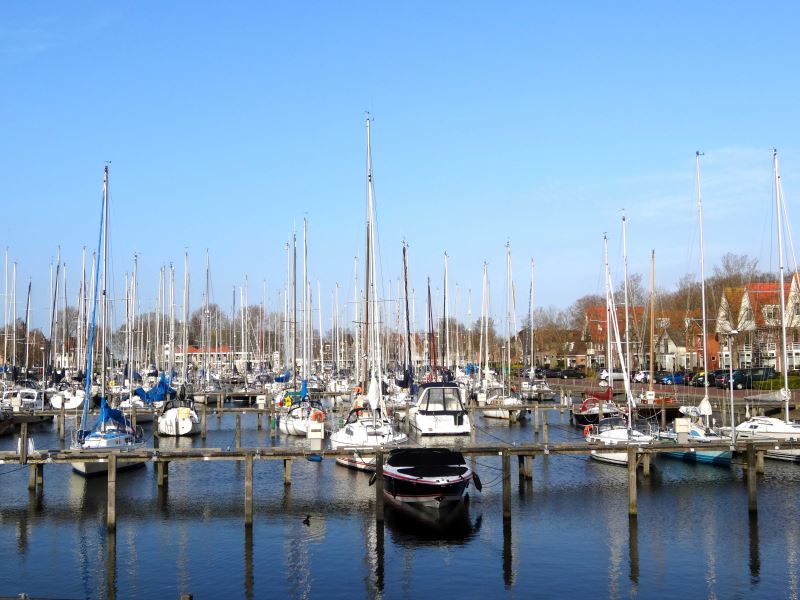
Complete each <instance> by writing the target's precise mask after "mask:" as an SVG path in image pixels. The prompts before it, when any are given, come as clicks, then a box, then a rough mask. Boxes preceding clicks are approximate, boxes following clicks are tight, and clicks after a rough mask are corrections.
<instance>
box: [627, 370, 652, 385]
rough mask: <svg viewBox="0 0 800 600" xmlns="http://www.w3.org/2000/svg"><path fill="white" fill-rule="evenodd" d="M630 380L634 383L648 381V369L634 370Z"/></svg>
mask: <svg viewBox="0 0 800 600" xmlns="http://www.w3.org/2000/svg"><path fill="white" fill-rule="evenodd" d="M631 381H633V382H634V383H647V382H648V381H650V371H636V373H633V374H632V375H631Z"/></svg>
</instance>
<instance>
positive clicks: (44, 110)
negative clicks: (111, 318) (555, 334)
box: [0, 2, 800, 322]
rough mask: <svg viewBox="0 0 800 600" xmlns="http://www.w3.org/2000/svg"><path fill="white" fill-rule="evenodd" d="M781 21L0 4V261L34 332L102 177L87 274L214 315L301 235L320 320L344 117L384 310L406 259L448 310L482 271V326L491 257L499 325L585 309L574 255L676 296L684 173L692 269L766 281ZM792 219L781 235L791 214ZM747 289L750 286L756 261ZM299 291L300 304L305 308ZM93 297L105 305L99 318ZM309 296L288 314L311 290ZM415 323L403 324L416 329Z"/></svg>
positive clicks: (657, 14) (789, 132) (780, 136)
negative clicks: (103, 208) (162, 274)
mask: <svg viewBox="0 0 800 600" xmlns="http://www.w3.org/2000/svg"><path fill="white" fill-rule="evenodd" d="M798 12H800V5H799V4H797V3H794V2H776V3H770V4H769V5H765V4H759V3H751V2H750V3H745V2H726V3H714V2H700V3H698V2H669V3H664V4H662V5H658V6H655V5H653V4H652V3H642V2H615V3H597V2H586V3H574V2H571V3H564V2H559V3H555V2H553V3H549V2H548V3H544V2H543V3H539V2H520V3H495V2H480V3H472V2H441V3H438V2H437V3H432V2H406V3H381V2H369V3H357V2H346V3H345V2H319V3H300V2H270V3H264V2H253V3H233V4H230V3H211V2H208V3H203V2H175V3H162V2H114V3H108V2H102V3H101V2H98V3H91V2H81V3H64V2H38V3H28V2H6V3H3V4H2V5H0V69H1V70H2V71H1V72H2V90H3V92H2V94H0V112H2V123H3V126H2V143H0V198H1V199H2V200H1V201H0V202H1V205H2V207H3V214H2V224H3V226H2V234H0V245H2V246H3V247H5V246H8V247H9V248H10V256H11V259H12V260H13V259H16V260H17V261H18V263H19V267H18V268H19V279H20V285H19V290H20V293H21V292H22V290H23V287H24V285H23V283H26V282H27V279H28V277H31V278H33V285H34V305H35V308H36V314H37V315H40V318H39V319H36V320H40V319H44V318H45V316H44V315H46V313H47V311H46V299H45V294H46V293H47V288H48V283H47V281H48V272H49V263H50V261H51V257H54V256H55V253H56V246H57V245H58V244H60V245H61V248H62V252H63V255H64V259H65V260H66V262H67V263H68V267H67V268H68V273H69V279H70V284H71V290H70V294H71V295H73V294H74V292H75V284H76V282H77V277H78V265H79V263H80V251H81V248H82V246H84V245H86V246H89V247H91V246H92V245H94V244H95V243H96V237H97V222H98V218H97V217H98V212H99V207H100V199H101V194H100V189H101V178H102V168H103V165H104V163H105V161H109V160H110V161H111V167H110V168H111V190H112V205H111V213H112V217H111V218H112V236H111V244H112V248H113V264H114V267H113V268H114V273H115V276H116V278H117V281H118V283H117V284H116V286H117V290H121V289H122V286H121V278H122V275H123V274H124V273H125V272H126V271H129V270H130V268H131V267H130V264H131V261H132V255H133V253H134V252H137V253H138V254H139V255H140V279H141V281H142V285H141V288H140V295H141V299H142V302H141V304H142V307H143V308H148V307H150V306H152V305H153V304H154V299H155V284H156V280H157V273H158V268H159V266H160V265H161V264H162V263H166V262H169V261H174V262H175V263H177V264H178V265H179V266H178V269H177V275H176V278H177V279H179V280H180V279H181V276H182V260H183V259H182V255H183V251H184V248H188V250H189V253H190V260H191V272H192V277H193V284H192V298H193V300H192V303H193V305H194V307H196V306H197V304H198V302H199V297H200V291H201V289H200V288H201V286H202V278H203V261H204V252H205V249H206V248H209V250H210V253H211V262H212V277H213V285H214V300H216V301H217V302H219V303H220V304H222V305H223V306H229V304H230V296H231V288H232V286H233V285H241V284H242V283H243V282H244V277H245V275H248V276H249V281H250V300H251V303H255V302H257V301H258V300H259V298H260V287H261V283H260V282H261V281H262V280H263V279H265V278H266V280H267V282H268V286H269V288H270V289H271V290H274V289H275V288H277V287H278V286H280V285H283V281H284V278H285V255H284V250H283V246H284V243H285V241H286V238H287V235H288V234H289V233H290V232H291V230H292V228H293V227H294V226H295V224H297V227H298V229H299V228H300V227H301V223H302V219H303V217H304V216H307V217H308V219H309V228H310V261H311V279H312V281H314V282H316V280H318V279H319V280H320V281H321V282H322V286H323V304H324V307H323V309H324V314H325V315H326V320H327V315H329V313H330V294H331V291H332V289H333V285H334V283H335V282H337V281H338V282H339V283H340V284H341V285H342V288H343V292H342V297H343V298H344V297H345V296H350V295H351V294H352V292H351V290H352V281H351V278H352V258H353V256H354V255H356V254H361V253H362V247H363V230H364V228H363V221H364V206H365V183H364V164H365V159H364V146H365V139H364V138H365V135H364V116H365V111H370V112H371V114H372V115H373V117H374V119H375V123H374V128H373V159H374V164H375V167H374V171H375V182H376V183H375V185H376V195H377V205H378V218H379V229H380V249H381V255H382V272H383V277H384V281H385V283H386V285H387V286H388V285H389V282H390V281H392V280H393V279H395V278H396V277H397V275H398V274H399V272H400V256H401V241H402V240H403V239H406V240H407V241H408V242H409V244H410V247H411V261H412V262H411V271H412V276H413V282H412V285H413V286H414V287H415V288H416V289H417V298H418V300H420V301H419V302H418V306H417V312H418V315H421V314H422V306H421V297H422V287H423V285H424V278H425V277H426V276H428V275H429V276H431V278H432V279H433V281H434V285H435V286H439V287H441V279H442V269H443V267H442V261H443V259H442V255H443V252H444V251H445V250H446V251H448V253H449V255H450V282H451V284H452V285H453V286H454V285H455V283H456V282H457V283H459V284H460V288H461V312H462V313H463V312H465V309H466V291H465V290H466V289H467V288H472V290H473V302H472V307H473V314H474V315H475V316H477V314H478V313H479V311H480V286H481V283H480V282H481V265H482V262H483V260H484V259H486V260H488V261H489V264H490V270H491V281H492V297H493V301H492V305H493V310H494V312H495V313H501V312H502V310H503V302H504V301H503V295H504V290H505V259H504V245H505V243H506V241H507V240H508V241H510V242H511V245H512V249H513V256H514V273H515V280H516V285H517V290H518V311H519V313H525V312H526V311H527V289H528V284H529V273H528V271H529V269H528V264H529V260H530V258H531V257H533V258H535V260H536V263H537V274H536V278H537V286H536V291H537V304H539V305H545V306H547V305H555V306H559V307H566V306H568V305H569V304H571V303H572V302H573V301H574V300H575V299H576V298H578V297H580V296H582V295H584V294H586V293H596V292H599V291H601V290H602V287H601V276H602V256H601V252H602V234H603V232H604V231H608V232H609V235H610V239H611V247H612V261H613V262H614V264H615V270H617V271H618V270H619V268H620V267H619V264H620V253H621V250H620V246H621V243H620V229H621V225H620V211H621V209H622V208H625V209H626V212H627V215H628V217H629V221H630V222H629V229H628V234H629V254H630V258H629V263H630V270H631V272H642V273H648V272H649V252H650V249H651V248H653V249H655V250H656V257H657V266H656V270H657V277H658V285H659V286H660V287H663V288H666V289H671V288H672V287H673V286H674V284H675V282H676V281H677V279H678V277H680V276H681V275H682V274H684V273H686V272H694V271H696V270H697V242H696V238H697V220H696V211H695V193H694V151H695V150H696V149H701V150H704V151H705V152H706V156H705V158H704V164H703V187H704V207H705V211H706V228H705V233H706V242H707V248H706V254H707V264H708V265H712V264H715V263H716V262H718V258H719V256H721V255H722V254H724V253H725V252H735V253H738V254H749V255H751V256H757V257H759V258H760V260H761V263H760V266H762V267H764V268H766V267H768V266H769V264H770V252H769V249H770V244H771V237H770V224H771V221H770V219H771V218H772V216H771V212H770V207H771V204H770V203H771V148H772V147H777V148H778V149H779V151H780V156H781V165H782V167H781V171H782V176H783V181H784V189H785V192H786V197H787V201H788V203H789V212H790V215H792V214H793V213H797V212H798V211H797V210H795V209H794V207H796V206H797V202H796V200H797V198H798V195H797V192H796V190H800V186H799V185H798V178H800V152H798V139H799V138H798V123H800V119H798V114H797V106H798V92H799V91H800V90H798V77H797V72H796V71H797V57H798V56H800V48H798V41H797V39H798V38H797V31H796V28H797V23H798V22H800V19H799V18H798V17H800V15H798ZM794 216H795V217H796V216H797V215H796V214H795V215H794ZM773 263H774V260H773ZM314 286H315V289H316V283H315V284H314ZM120 294H121V292H117V295H120ZM451 294H454V287H453V290H451ZM315 296H316V292H315ZM419 320H420V322H421V316H420V317H419Z"/></svg>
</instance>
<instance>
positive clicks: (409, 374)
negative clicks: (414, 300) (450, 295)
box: [403, 242, 414, 389]
mask: <svg viewBox="0 0 800 600" xmlns="http://www.w3.org/2000/svg"><path fill="white" fill-rule="evenodd" d="M403 290H404V296H405V303H406V347H405V351H406V352H405V353H406V378H407V379H408V388H409V389H411V381H412V379H413V378H414V363H413V362H412V357H411V315H410V313H409V311H408V244H406V243H405V242H403Z"/></svg>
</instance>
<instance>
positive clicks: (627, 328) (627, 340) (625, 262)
mask: <svg viewBox="0 0 800 600" xmlns="http://www.w3.org/2000/svg"><path fill="white" fill-rule="evenodd" d="M627 222H628V221H627V219H626V218H625V209H624V208H623V209H622V268H623V274H622V278H623V280H622V284H623V285H622V288H623V290H624V293H625V363H626V364H627V365H628V368H629V369H630V367H631V341H630V337H629V335H630V326H629V325H628V307H629V303H628V236H627Z"/></svg>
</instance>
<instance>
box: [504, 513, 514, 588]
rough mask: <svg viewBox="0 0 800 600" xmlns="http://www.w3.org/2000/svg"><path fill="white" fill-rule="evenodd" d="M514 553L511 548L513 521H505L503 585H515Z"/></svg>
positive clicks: (508, 586) (507, 586)
mask: <svg viewBox="0 0 800 600" xmlns="http://www.w3.org/2000/svg"><path fill="white" fill-rule="evenodd" d="M513 566H514V553H513V549H512V546H511V519H503V585H505V586H506V588H510V587H511V586H512V585H514V568H513Z"/></svg>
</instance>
